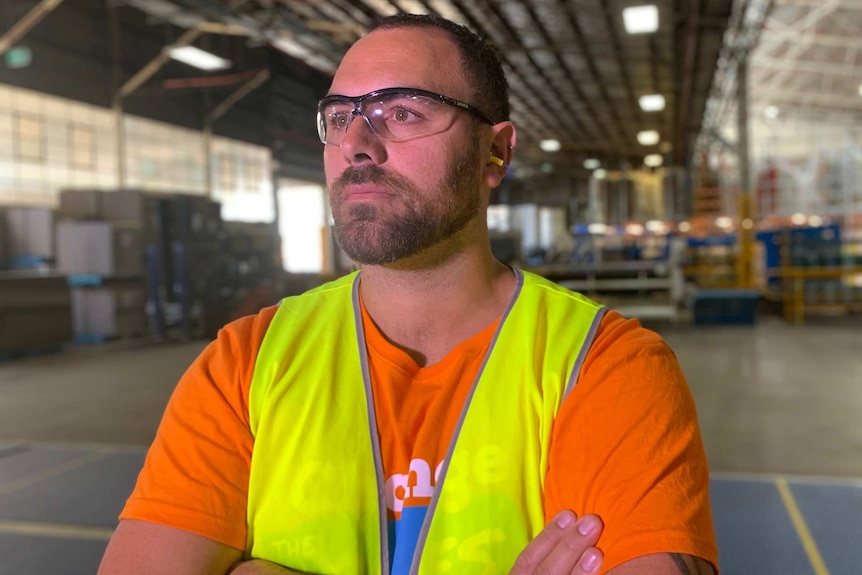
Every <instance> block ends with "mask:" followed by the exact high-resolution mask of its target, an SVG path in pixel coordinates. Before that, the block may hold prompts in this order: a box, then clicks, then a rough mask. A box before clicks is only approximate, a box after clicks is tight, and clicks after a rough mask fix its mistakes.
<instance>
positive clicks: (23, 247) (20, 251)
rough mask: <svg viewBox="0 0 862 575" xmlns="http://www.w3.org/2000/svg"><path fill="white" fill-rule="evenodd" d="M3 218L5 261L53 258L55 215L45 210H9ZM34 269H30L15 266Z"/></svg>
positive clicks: (48, 259)
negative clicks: (5, 242)
mask: <svg viewBox="0 0 862 575" xmlns="http://www.w3.org/2000/svg"><path fill="white" fill-rule="evenodd" d="M0 216H2V217H3V218H4V219H5V227H6V241H7V246H6V252H7V253H6V258H7V260H9V261H11V262H12V263H16V262H24V261H25V260H40V261H51V260H53V259H54V212H53V211H52V210H50V209H48V208H27V207H10V208H6V209H4V210H3V212H2V213H0ZM15 267H33V266H15Z"/></svg>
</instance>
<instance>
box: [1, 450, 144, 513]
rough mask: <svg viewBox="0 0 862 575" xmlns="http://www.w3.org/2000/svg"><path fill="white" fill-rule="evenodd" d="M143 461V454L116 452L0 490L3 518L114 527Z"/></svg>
mask: <svg viewBox="0 0 862 575" xmlns="http://www.w3.org/2000/svg"><path fill="white" fill-rule="evenodd" d="M143 463H144V454H143V453H113V454H109V455H107V456H106V457H105V458H104V459H100V460H97V461H93V462H91V463H88V464H87V465H85V466H83V467H79V468H76V469H72V470H70V471H68V472H66V473H63V474H62V475H59V476H56V477H50V478H48V479H44V480H42V481H38V482H36V483H33V484H31V485H27V486H24V487H21V488H19V489H16V490H14V491H12V492H9V493H0V518H3V519H17V520H21V521H42V522H55V523H67V524H78V525H92V526H102V527H114V526H115V525H116V524H117V516H118V515H119V513H120V511H121V510H122V508H123V505H124V504H125V501H126V499H127V498H128V497H129V494H130V493H131V492H132V489H133V488H134V486H135V481H136V479H137V476H138V472H139V471H140V469H141V467H142V466H143Z"/></svg>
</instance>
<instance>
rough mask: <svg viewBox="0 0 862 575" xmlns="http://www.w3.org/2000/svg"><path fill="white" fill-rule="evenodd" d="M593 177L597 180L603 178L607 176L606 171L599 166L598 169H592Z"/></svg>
mask: <svg viewBox="0 0 862 575" xmlns="http://www.w3.org/2000/svg"><path fill="white" fill-rule="evenodd" d="M593 177H594V178H595V179H597V180H604V179H605V178H607V177H608V171H607V170H603V169H601V168H599V169H598V170H595V171H593Z"/></svg>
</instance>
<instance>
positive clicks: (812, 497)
mask: <svg viewBox="0 0 862 575" xmlns="http://www.w3.org/2000/svg"><path fill="white" fill-rule="evenodd" d="M789 483H790V490H791V491H792V492H793V497H794V499H796V504H797V505H798V506H799V510H800V511H801V512H802V515H804V516H805V523H807V524H808V529H809V531H811V536H812V537H813V538H814V540H815V541H817V547H818V548H819V549H820V554H821V555H822V556H823V560H824V561H825V562H826V567H827V568H828V569H829V572H830V573H831V574H832V575H845V574H848V575H849V574H851V573H860V572H862V567H860V565H859V556H858V552H859V549H860V546H862V486H849V485H826V484H807V483H795V482H793V481H790V482H789Z"/></svg>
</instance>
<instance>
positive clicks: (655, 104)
mask: <svg viewBox="0 0 862 575" xmlns="http://www.w3.org/2000/svg"><path fill="white" fill-rule="evenodd" d="M638 104H640V107H641V110H643V111H644V112H658V111H659V110H664V96H662V95H661V94H648V95H646V96H641V97H640V98H638Z"/></svg>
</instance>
